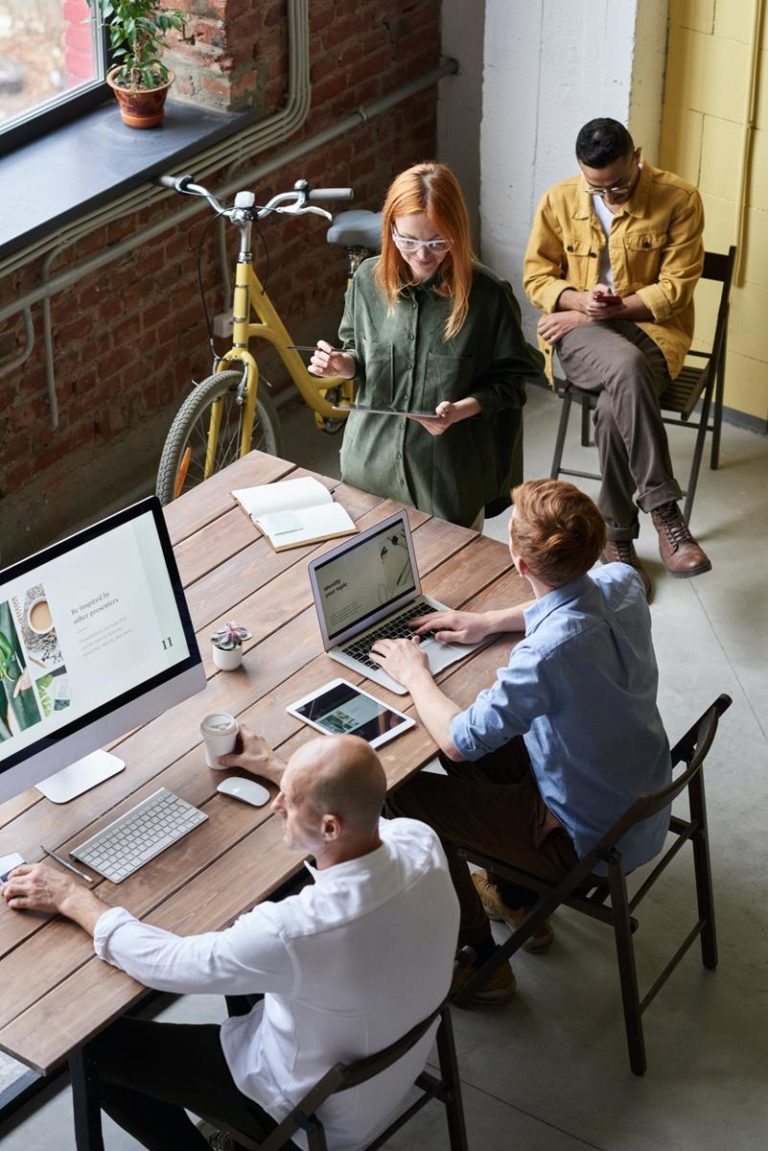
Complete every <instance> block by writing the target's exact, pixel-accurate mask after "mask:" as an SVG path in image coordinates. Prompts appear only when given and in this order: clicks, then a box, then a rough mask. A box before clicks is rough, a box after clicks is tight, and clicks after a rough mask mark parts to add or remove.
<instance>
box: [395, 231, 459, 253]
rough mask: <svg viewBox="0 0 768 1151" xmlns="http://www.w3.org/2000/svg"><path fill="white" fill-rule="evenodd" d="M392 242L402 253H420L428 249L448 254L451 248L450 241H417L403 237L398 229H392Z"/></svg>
mask: <svg viewBox="0 0 768 1151" xmlns="http://www.w3.org/2000/svg"><path fill="white" fill-rule="evenodd" d="M392 240H393V241H394V244H395V247H396V248H397V249H398V250H399V251H400V252H418V250H419V248H426V249H427V251H428V252H448V251H449V250H450V247H451V241H450V240H443V239H440V238H438V239H435V240H415V239H413V237H411V236H401V235H400V233H399V232H398V231H397V229H396V228H393V229H392Z"/></svg>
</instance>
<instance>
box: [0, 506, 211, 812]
mask: <svg viewBox="0 0 768 1151" xmlns="http://www.w3.org/2000/svg"><path fill="white" fill-rule="evenodd" d="M204 687H205V674H204V671H203V668H202V661H201V657H200V652H199V649H198V646H197V642H196V640H195V635H194V629H193V626H192V622H191V619H190V616H189V610H188V607H187V603H186V599H185V597H184V592H183V588H182V585H181V579H180V577H179V573H178V570H177V567H176V562H175V559H174V556H173V549H172V547H171V542H170V539H169V537H168V533H167V529H166V527H165V520H164V517H163V513H162V510H161V508H160V504H159V502H158V501H157V500H156V499H155V498H154V497H151V498H149V499H146V500H142V501H141V502H140V503H138V504H135V505H133V506H132V507H130V508H126V509H125V510H124V511H121V512H118V513H117V514H116V515H114V516H110V517H108V518H107V519H105V520H102V521H101V522H100V523H98V524H95V525H93V526H92V527H89V528H87V529H85V530H84V531H82V532H78V533H77V534H76V535H74V536H71V537H69V538H68V539H66V540H63V541H61V542H60V543H57V544H54V545H52V546H51V547H49V548H46V549H44V550H43V551H41V552H38V553H37V554H36V555H34V556H31V557H30V558H29V559H27V560H23V561H21V562H20V563H17V564H14V565H13V566H12V567H10V568H7V569H6V570H5V571H2V572H0V800H3V799H7V798H8V797H9V796H11V795H14V794H16V793H17V792H18V791H20V790H23V789H24V788H25V787H29V786H31V785H32V784H36V783H40V781H41V780H43V779H45V778H46V776H49V775H51V774H52V773H53V772H56V771H57V770H58V769H60V768H68V769H69V770H70V775H71V776H72V777H74V776H75V775H76V773H77V769H76V768H73V766H72V765H73V762H74V761H79V760H80V759H81V757H83V756H85V755H87V754H88V753H90V752H92V751H95V750H96V749H97V748H100V747H101V746H102V744H104V743H105V742H107V741H109V740H113V739H116V738H119V736H121V735H123V734H124V733H125V732H126V731H128V730H129V729H130V728H132V727H135V726H136V725H137V724H140V723H143V722H147V721H148V720H149V719H151V718H154V716H156V715H158V714H160V712H162V711H163V710H165V709H166V708H167V707H170V706H171V705H172V704H173V703H176V702H179V701H180V700H181V699H185V698H186V697H187V696H189V695H191V694H193V693H194V692H195V691H200V690H202V689H203V688H204ZM114 770H115V768H114V764H113V770H112V771H110V772H109V774H114ZM84 778H85V776H83V780H84ZM75 782H76V781H75ZM90 785H92V784H89V786H90ZM42 790H43V791H44V794H48V792H47V791H46V790H45V788H44V787H43V788H42ZM65 790H66V796H65V797H66V798H72V796H71V795H70V794H69V791H70V790H71V788H70V787H67V788H66V789H65ZM81 790H82V789H81ZM74 794H78V792H77V791H75V792H74ZM50 797H51V798H56V795H51V796H50Z"/></svg>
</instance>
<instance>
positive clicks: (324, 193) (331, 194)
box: [307, 188, 355, 200]
mask: <svg viewBox="0 0 768 1151" xmlns="http://www.w3.org/2000/svg"><path fill="white" fill-rule="evenodd" d="M354 194H355V193H354V192H353V191H352V189H351V188H313V189H312V190H311V191H310V193H309V195H308V196H307V199H308V200H351V199H352V198H353V197H354Z"/></svg>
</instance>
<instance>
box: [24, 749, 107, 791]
mask: <svg viewBox="0 0 768 1151" xmlns="http://www.w3.org/2000/svg"><path fill="white" fill-rule="evenodd" d="M124 767H125V764H124V762H123V761H122V759H118V758H117V756H116V755H112V753H111V752H109V751H93V752H91V754H90V755H85V756H83V758H82V759H77V760H75V762H74V763H70V765H69V767H63V768H62V769H61V771H57V772H56V774H55V775H49V776H48V778H47V779H43V780H41V781H40V783H38V784H35V786H36V787H37V790H38V791H41V792H42V793H43V795H44V796H45V797H46V799H50V800H51V802H52V803H69V801H70V799H76V798H77V796H78V795H82V794H83V792H84V791H90V789H91V788H92V787H96V785H97V784H99V783H103V782H104V780H105V779H109V778H110V777H111V776H113V775H117V773H118V772H120V771H122V770H123V769H124Z"/></svg>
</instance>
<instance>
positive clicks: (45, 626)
mask: <svg viewBox="0 0 768 1151" xmlns="http://www.w3.org/2000/svg"><path fill="white" fill-rule="evenodd" d="M27 623H28V624H29V630H30V631H33V632H34V633H35V635H47V634H48V632H49V631H50V630H51V628H52V627H53V617H52V616H51V609H50V607H49V605H48V599H47V598H46V596H38V597H37V599H33V600H32V603H31V604H30V605H29V607H28V608H27Z"/></svg>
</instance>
